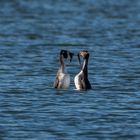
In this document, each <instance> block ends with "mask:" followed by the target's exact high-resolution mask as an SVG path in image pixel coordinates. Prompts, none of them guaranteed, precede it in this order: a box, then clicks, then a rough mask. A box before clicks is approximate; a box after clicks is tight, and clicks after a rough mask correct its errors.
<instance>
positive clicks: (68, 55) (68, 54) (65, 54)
mask: <svg viewBox="0 0 140 140" xmlns="http://www.w3.org/2000/svg"><path fill="white" fill-rule="evenodd" d="M60 55H62V56H63V57H64V58H66V59H67V58H68V57H70V61H71V60H72V57H73V55H74V54H73V53H72V52H70V51H67V50H61V51H60Z"/></svg>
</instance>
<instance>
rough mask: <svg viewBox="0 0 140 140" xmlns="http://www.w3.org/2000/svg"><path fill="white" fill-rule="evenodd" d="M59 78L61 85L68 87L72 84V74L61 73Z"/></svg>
mask: <svg viewBox="0 0 140 140" xmlns="http://www.w3.org/2000/svg"><path fill="white" fill-rule="evenodd" d="M59 80H60V83H59V84H60V87H61V88H64V89H67V88H68V87H69V85H70V75H69V74H64V73H60V75H59Z"/></svg>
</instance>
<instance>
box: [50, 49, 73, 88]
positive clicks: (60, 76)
mask: <svg viewBox="0 0 140 140" xmlns="http://www.w3.org/2000/svg"><path fill="white" fill-rule="evenodd" d="M68 57H70V61H71V60H72V57H73V53H71V52H69V51H67V50H61V51H60V56H59V60H60V68H59V70H58V72H57V75H56V78H55V81H54V84H53V86H54V88H58V89H61V88H62V89H67V88H68V87H69V85H70V75H69V74H68V73H67V72H66V68H65V65H64V59H67V58H68Z"/></svg>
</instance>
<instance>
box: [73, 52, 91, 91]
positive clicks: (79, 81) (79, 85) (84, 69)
mask: <svg viewBox="0 0 140 140" xmlns="http://www.w3.org/2000/svg"><path fill="white" fill-rule="evenodd" d="M80 56H81V57H83V59H84V61H83V64H82V66H81V61H80ZM88 58H89V52H88V51H87V50H83V51H81V52H79V53H78V60H79V63H80V68H81V71H80V72H79V73H78V74H77V75H76V76H75V78H74V83H75V87H76V89H78V90H87V89H91V84H90V82H89V80H88Z"/></svg>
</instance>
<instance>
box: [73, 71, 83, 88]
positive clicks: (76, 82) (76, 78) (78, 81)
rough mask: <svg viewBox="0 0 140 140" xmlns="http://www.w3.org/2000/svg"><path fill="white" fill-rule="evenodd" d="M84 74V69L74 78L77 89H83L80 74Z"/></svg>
mask: <svg viewBox="0 0 140 140" xmlns="http://www.w3.org/2000/svg"><path fill="white" fill-rule="evenodd" d="M81 74H82V71H81V72H80V73H78V74H77V75H76V76H75V78H74V83H75V87H76V89H77V90H80V89H81V85H80V83H81V82H80V80H81V79H80V75H81Z"/></svg>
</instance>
